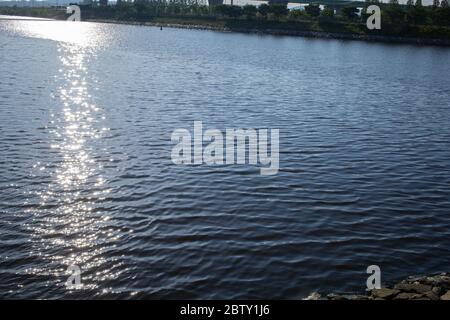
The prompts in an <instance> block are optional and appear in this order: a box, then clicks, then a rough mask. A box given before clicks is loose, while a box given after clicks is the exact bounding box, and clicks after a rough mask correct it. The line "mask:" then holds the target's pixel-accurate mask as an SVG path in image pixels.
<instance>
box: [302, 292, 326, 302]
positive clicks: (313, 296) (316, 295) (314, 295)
mask: <svg viewBox="0 0 450 320" xmlns="http://www.w3.org/2000/svg"><path fill="white" fill-rule="evenodd" d="M321 298H322V295H321V294H320V293H318V292H313V293H311V294H310V295H309V296H307V297H306V298H305V300H320V299H321Z"/></svg>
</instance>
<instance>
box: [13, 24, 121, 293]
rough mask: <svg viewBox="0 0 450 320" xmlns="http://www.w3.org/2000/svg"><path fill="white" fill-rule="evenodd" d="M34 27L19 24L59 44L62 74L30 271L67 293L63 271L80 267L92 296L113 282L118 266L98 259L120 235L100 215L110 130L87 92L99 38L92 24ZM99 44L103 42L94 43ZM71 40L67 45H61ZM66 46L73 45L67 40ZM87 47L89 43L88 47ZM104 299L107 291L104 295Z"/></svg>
mask: <svg viewBox="0 0 450 320" xmlns="http://www.w3.org/2000/svg"><path fill="white" fill-rule="evenodd" d="M35 23H39V26H40V28H31V27H30V25H28V22H25V23H23V22H21V24H22V26H21V28H22V30H23V31H24V32H25V30H26V28H27V27H28V28H29V30H27V31H26V32H27V35H29V36H33V37H35V36H37V37H41V38H46V39H52V40H57V41H60V42H58V58H59V63H60V68H59V72H58V74H57V75H55V80H56V83H57V90H55V92H53V93H52V101H53V106H50V110H51V111H50V113H51V123H50V124H49V126H48V128H49V139H50V141H51V149H52V150H53V151H54V152H55V153H56V154H57V155H58V156H57V159H59V160H58V161H57V162H55V163H49V164H45V165H44V166H42V164H37V165H36V169H39V170H48V175H49V177H50V182H49V184H48V188H47V189H46V190H43V191H42V192H40V194H39V195H40V199H41V203H40V206H39V209H38V210H37V211H35V212H32V214H33V216H34V217H35V220H34V222H33V223H32V224H31V225H30V229H32V231H33V233H34V235H35V237H34V238H35V252H34V254H36V255H37V256H39V257H40V258H41V259H42V267H41V268H36V269H33V270H28V272H29V273H31V274H34V275H39V276H47V277H48V278H49V281H48V282H49V286H52V287H54V286H55V279H56V282H57V284H58V287H59V288H61V287H64V283H65V281H66V280H67V278H68V276H69V275H68V274H66V269H67V268H68V266H71V265H77V266H79V267H80V268H81V276H82V289H83V290H95V289H96V288H98V287H99V282H102V281H106V280H111V279H115V278H116V277H117V276H118V271H113V270H112V269H114V270H118V269H119V268H117V267H118V264H119V263H118V262H117V261H113V259H111V258H108V259H106V258H105V257H104V255H103V254H102V253H103V252H104V251H105V250H106V248H108V247H109V248H110V247H112V246H114V243H115V242H116V241H117V240H118V234H119V232H118V230H117V229H116V228H114V226H113V225H112V224H111V217H110V216H109V215H107V213H106V210H103V209H102V202H103V201H104V199H105V197H107V195H108V193H109V192H110V189H109V188H108V186H107V181H106V179H105V177H104V175H103V170H104V168H103V166H102V162H103V161H104V160H105V159H107V157H108V155H107V154H104V153H103V152H104V149H103V148H99V145H101V143H102V137H104V136H105V134H107V133H108V131H109V129H108V128H107V127H106V126H105V125H104V123H105V121H104V120H105V114H104V110H103V108H101V107H99V106H97V104H96V102H95V98H94V97H93V96H92V95H91V92H93V91H95V89H96V88H95V85H96V83H97V80H96V79H95V78H94V76H93V75H92V74H91V73H90V70H89V65H90V63H92V61H93V60H95V59H97V58H98V50H99V47H97V46H95V45H93V46H92V44H95V43H97V44H99V43H101V42H102V41H103V40H104V39H103V40H102V35H101V33H98V34H96V33H93V30H92V28H93V26H92V25H83V24H77V23H72V24H70V23H67V24H64V28H61V29H59V30H58V29H57V28H55V27H54V24H53V23H54V22H52V24H51V25H48V26H46V22H35ZM99 39H100V40H99ZM66 40H68V41H66ZM69 40H70V41H69ZM86 44H88V45H86ZM102 293H104V292H102Z"/></svg>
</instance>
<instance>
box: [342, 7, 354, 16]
mask: <svg viewBox="0 0 450 320" xmlns="http://www.w3.org/2000/svg"><path fill="white" fill-rule="evenodd" d="M341 15H342V16H343V17H344V18H347V19H355V18H356V17H358V8H356V7H344V8H342V9H341Z"/></svg>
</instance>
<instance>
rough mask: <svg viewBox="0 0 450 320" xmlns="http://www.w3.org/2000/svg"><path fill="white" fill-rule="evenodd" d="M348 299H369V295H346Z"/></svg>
mask: <svg viewBox="0 0 450 320" xmlns="http://www.w3.org/2000/svg"><path fill="white" fill-rule="evenodd" d="M348 299H349V300H369V297H367V296H358V295H356V296H350V297H348Z"/></svg>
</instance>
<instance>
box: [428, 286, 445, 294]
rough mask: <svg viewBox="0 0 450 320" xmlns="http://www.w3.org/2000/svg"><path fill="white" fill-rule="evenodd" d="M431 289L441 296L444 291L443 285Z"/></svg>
mask: <svg viewBox="0 0 450 320" xmlns="http://www.w3.org/2000/svg"><path fill="white" fill-rule="evenodd" d="M431 291H432V292H433V293H435V294H437V295H438V296H440V295H441V294H443V293H444V289H442V288H441V287H433V289H431Z"/></svg>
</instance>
